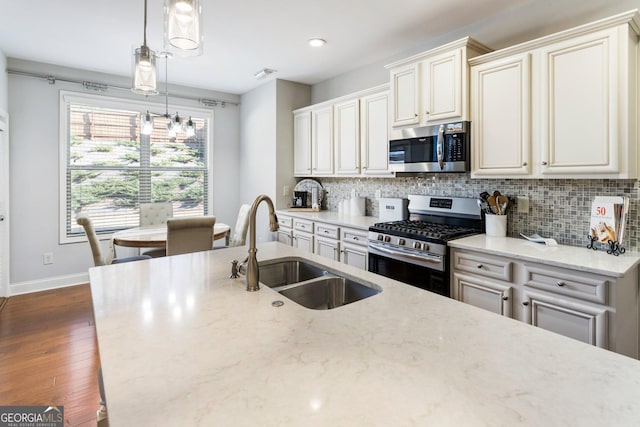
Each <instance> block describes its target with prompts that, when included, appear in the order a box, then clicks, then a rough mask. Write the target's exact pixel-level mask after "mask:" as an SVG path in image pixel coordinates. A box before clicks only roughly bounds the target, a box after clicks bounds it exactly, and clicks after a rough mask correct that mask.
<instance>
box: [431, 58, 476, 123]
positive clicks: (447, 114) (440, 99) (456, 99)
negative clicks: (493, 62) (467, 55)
mask: <svg viewBox="0 0 640 427" xmlns="http://www.w3.org/2000/svg"><path fill="white" fill-rule="evenodd" d="M462 56H463V53H462V48H460V49H453V50H451V51H449V52H445V53H443V54H440V55H436V56H434V57H432V58H429V59H426V60H424V61H423V63H422V74H423V77H422V93H423V96H422V104H423V106H422V112H423V114H424V122H425V123H431V122H437V121H438V122H439V121H443V120H449V119H451V120H456V119H464V118H465V115H466V106H465V108H463V104H464V103H463V100H462V91H463V88H462V86H463V81H462V80H463V79H462V70H463V68H464V69H466V68H467V67H466V63H465V66H464V67H463V65H462ZM465 79H466V76H465ZM465 83H466V82H465ZM464 86H465V87H466V84H465V85H464Z"/></svg>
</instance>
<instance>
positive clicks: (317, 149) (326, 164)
mask: <svg viewBox="0 0 640 427" xmlns="http://www.w3.org/2000/svg"><path fill="white" fill-rule="evenodd" d="M311 165H312V167H311V174H312V175H316V176H317V175H333V107H332V106H331V105H329V106H325V107H322V108H318V109H313V110H311Z"/></svg>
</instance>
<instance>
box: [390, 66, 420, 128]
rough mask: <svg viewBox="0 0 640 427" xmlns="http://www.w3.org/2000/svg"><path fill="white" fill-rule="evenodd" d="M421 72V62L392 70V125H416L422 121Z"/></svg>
mask: <svg viewBox="0 0 640 427" xmlns="http://www.w3.org/2000/svg"><path fill="white" fill-rule="evenodd" d="M419 73H420V64H419V63H416V64H411V65H408V66H405V67H400V68H397V69H395V70H391V99H392V102H393V104H392V107H391V114H392V115H393V119H392V123H391V124H392V126H406V125H414V124H417V123H419V122H420V116H419V114H418V108H419V105H420V99H419V94H420V92H419V90H420V86H419V82H418V78H419V76H420V74H419Z"/></svg>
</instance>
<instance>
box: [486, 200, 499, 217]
mask: <svg viewBox="0 0 640 427" xmlns="http://www.w3.org/2000/svg"><path fill="white" fill-rule="evenodd" d="M487 203H488V204H489V207H490V208H491V212H493V213H494V214H495V215H500V207H499V206H498V203H497V201H496V197H495V196H493V195H492V196H489V197H488V198H487Z"/></svg>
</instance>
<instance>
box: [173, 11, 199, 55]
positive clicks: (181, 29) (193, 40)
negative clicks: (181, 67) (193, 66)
mask: <svg viewBox="0 0 640 427" xmlns="http://www.w3.org/2000/svg"><path fill="white" fill-rule="evenodd" d="M201 17H202V2H201V0H165V7H164V27H165V28H164V45H165V46H164V47H165V49H166V50H167V51H169V52H171V53H174V54H177V55H180V56H196V55H200V54H202V18H201Z"/></svg>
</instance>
